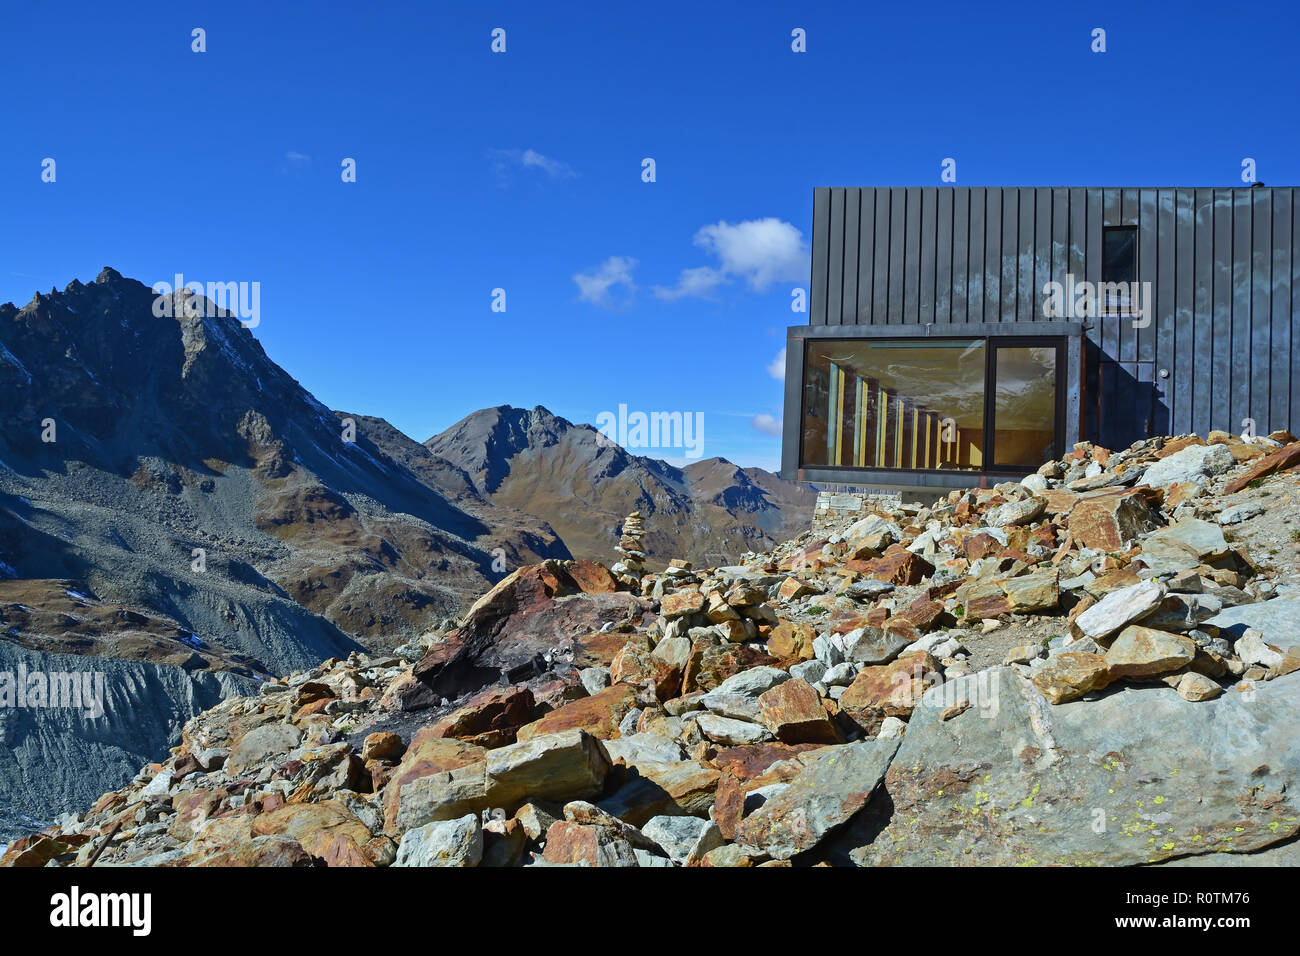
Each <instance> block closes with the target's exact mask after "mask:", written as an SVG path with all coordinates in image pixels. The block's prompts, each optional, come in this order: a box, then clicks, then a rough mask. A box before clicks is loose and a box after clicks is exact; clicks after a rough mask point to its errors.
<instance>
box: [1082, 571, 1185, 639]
mask: <svg viewBox="0 0 1300 956" xmlns="http://www.w3.org/2000/svg"><path fill="white" fill-rule="evenodd" d="M1166 593H1168V591H1167V589H1166V587H1165V585H1164V584H1162V583H1161V582H1159V581H1154V580H1153V581H1142V582H1140V583H1138V584H1134V585H1131V586H1129V587H1126V588H1120V589H1119V590H1117V591H1111V592H1110V593H1109V594H1107V595H1106V596H1105V597H1103V598H1102V599H1101V600H1100V601H1098V602H1097V603H1096V604H1094V605H1093V606H1092V607H1090V608H1088V609H1087V610H1086V611H1084V612H1083V613H1082V614H1080V615H1079V616H1078V617H1076V618H1075V619H1074V621H1073V622H1072V623H1071V629H1072V630H1074V631H1075V633H1076V636H1077V637H1090V638H1092V639H1093V640H1095V641H1105V640H1106V639H1107V638H1109V637H1110V636H1111V635H1113V634H1115V633H1117V632H1118V631H1121V630H1123V629H1124V628H1125V627H1127V626H1128V625H1130V624H1133V623H1135V622H1137V621H1140V620H1142V618H1144V617H1146V616H1147V615H1149V614H1152V613H1154V612H1155V611H1156V610H1157V609H1158V608H1159V607H1160V605H1161V603H1162V602H1163V601H1164V599H1165V594H1166Z"/></svg>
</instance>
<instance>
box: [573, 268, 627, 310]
mask: <svg viewBox="0 0 1300 956" xmlns="http://www.w3.org/2000/svg"><path fill="white" fill-rule="evenodd" d="M634 268H636V260H635V259H632V258H629V257H628V256H610V257H609V258H608V259H606V260H605V261H604V262H602V263H601V264H600V265H599V266H597V267H596V268H595V269H592V270H590V271H588V272H578V273H575V274H574V276H573V281H574V282H575V283H577V286H578V299H579V300H580V301H582V302H590V303H592V304H593V305H598V306H600V307H601V308H605V309H610V308H613V307H614V306H615V305H617V304H618V303H616V302H615V301H614V298H613V296H611V295H610V290H612V289H613V288H614V287H615V286H623V288H624V289H625V291H626V292H627V293H628V295H629V296H630V295H631V294H632V293H633V292H634V291H636V283H635V282H633V281H632V270H633V269H634Z"/></svg>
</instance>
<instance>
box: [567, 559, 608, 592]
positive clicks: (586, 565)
mask: <svg viewBox="0 0 1300 956" xmlns="http://www.w3.org/2000/svg"><path fill="white" fill-rule="evenodd" d="M564 570H566V571H568V572H569V577H571V578H573V583H574V584H576V585H577V587H578V590H579V591H581V592H582V593H583V594H604V593H607V592H609V591H616V590H618V582H617V581H615V580H614V575H612V574H610V573H609V569H608V568H606V567H605V566H604V565H603V564H597V563H596V562H595V561H584V560H578V561H566V562H564Z"/></svg>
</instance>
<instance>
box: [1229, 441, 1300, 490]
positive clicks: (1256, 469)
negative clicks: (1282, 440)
mask: <svg viewBox="0 0 1300 956" xmlns="http://www.w3.org/2000/svg"><path fill="white" fill-rule="evenodd" d="M1297 466H1300V442H1292V443H1291V444H1289V445H1285V446H1283V447H1282V448H1279V449H1278V450H1277V451H1275V452H1273V453H1272V454H1270V455H1268V456H1267V457H1265V458H1261V459H1259V460H1258V461H1256V462H1255V463H1254V464H1253V465H1251V466H1250V467H1249V468H1247V469H1246V471H1245V472H1244V473H1242V474H1241V475H1239V476H1238V477H1236V478H1234V479H1233V480H1232V481H1230V482H1228V484H1227V486H1226V487H1225V488H1224V489H1223V493H1224V494H1225V495H1234V494H1236V493H1237V492H1239V491H1241V490H1242V489H1243V488H1245V487H1247V486H1248V485H1249V484H1250V483H1251V482H1252V481H1255V480H1256V479H1259V478H1265V477H1267V476H1268V475H1271V474H1274V473H1275V472H1279V471H1286V470H1287V469H1290V468H1295V467H1297Z"/></svg>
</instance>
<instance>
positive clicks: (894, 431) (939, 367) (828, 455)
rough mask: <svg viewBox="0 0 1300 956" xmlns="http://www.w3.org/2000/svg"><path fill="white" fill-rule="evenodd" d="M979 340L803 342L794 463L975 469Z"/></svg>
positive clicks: (978, 459) (980, 438) (980, 455)
mask: <svg viewBox="0 0 1300 956" xmlns="http://www.w3.org/2000/svg"><path fill="white" fill-rule="evenodd" d="M984 350H985V344H984V340H983V339H962V340H941V341H940V340H923V341H915V340H878V341H831V340H821V341H811V340H810V341H808V342H807V343H806V347H805V363H806V366H805V370H804V414H805V418H804V423H803V426H804V427H803V455H802V459H803V464H804V465H805V466H809V467H818V466H821V467H848V468H904V469H940V470H950V469H962V470H972V469H978V468H981V467H982V466H983V465H984V367H985V352H984Z"/></svg>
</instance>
